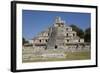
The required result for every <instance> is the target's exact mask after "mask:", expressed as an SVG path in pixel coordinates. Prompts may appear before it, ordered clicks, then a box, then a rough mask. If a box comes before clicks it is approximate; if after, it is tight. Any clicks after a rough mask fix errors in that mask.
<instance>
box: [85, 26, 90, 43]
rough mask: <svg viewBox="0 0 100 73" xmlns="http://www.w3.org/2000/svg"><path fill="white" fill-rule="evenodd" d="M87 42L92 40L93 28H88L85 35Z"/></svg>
mask: <svg viewBox="0 0 100 73" xmlns="http://www.w3.org/2000/svg"><path fill="white" fill-rule="evenodd" d="M84 40H85V42H91V29H90V28H87V29H86V30H85V35H84Z"/></svg>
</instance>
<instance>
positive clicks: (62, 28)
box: [32, 16, 84, 50]
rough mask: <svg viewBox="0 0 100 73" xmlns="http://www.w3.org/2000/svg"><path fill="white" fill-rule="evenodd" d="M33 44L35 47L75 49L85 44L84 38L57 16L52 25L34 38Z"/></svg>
mask: <svg viewBox="0 0 100 73" xmlns="http://www.w3.org/2000/svg"><path fill="white" fill-rule="evenodd" d="M32 44H33V47H35V48H44V49H70V50H75V49H77V48H82V47H83V46H84V39H83V38H80V37H79V36H77V32H75V31H73V29H72V27H70V26H69V25H67V24H66V23H65V21H63V20H61V18H60V17H58V16H57V17H56V19H55V21H54V23H53V25H52V26H50V27H48V28H47V29H45V30H44V31H42V32H40V33H39V34H38V35H37V36H36V37H34V38H33V39H32Z"/></svg>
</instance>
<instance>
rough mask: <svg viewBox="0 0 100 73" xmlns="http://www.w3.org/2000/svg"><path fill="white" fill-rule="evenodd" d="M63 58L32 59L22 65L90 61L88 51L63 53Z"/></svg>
mask: <svg viewBox="0 0 100 73" xmlns="http://www.w3.org/2000/svg"><path fill="white" fill-rule="evenodd" d="M65 55H66V57H65V58H46V59H43V58H42V57H36V58H32V59H31V60H23V63H27V62H45V61H67V60H68V61H69V60H87V59H91V53H90V51H88V52H87V51H84V52H65Z"/></svg>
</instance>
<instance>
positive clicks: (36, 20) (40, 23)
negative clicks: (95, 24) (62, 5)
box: [22, 10, 91, 40]
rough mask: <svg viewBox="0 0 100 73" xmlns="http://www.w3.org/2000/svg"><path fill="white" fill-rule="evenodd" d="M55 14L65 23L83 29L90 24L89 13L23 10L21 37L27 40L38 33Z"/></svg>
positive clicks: (53, 20) (51, 20)
mask: <svg viewBox="0 0 100 73" xmlns="http://www.w3.org/2000/svg"><path fill="white" fill-rule="evenodd" d="M57 16H59V17H61V19H62V20H64V21H65V23H66V25H71V24H75V25H76V26H78V27H79V28H81V29H83V30H85V29H86V28H88V27H90V24H91V14H90V13H82V12H81V13H79V12H78V13H76V12H54V11H35V10H23V11H22V37H24V38H25V39H27V40H29V39H32V38H34V37H35V36H36V35H37V34H38V33H40V32H41V31H44V30H45V29H46V28H48V27H49V26H52V25H53V23H54V22H55V18H56V17H57Z"/></svg>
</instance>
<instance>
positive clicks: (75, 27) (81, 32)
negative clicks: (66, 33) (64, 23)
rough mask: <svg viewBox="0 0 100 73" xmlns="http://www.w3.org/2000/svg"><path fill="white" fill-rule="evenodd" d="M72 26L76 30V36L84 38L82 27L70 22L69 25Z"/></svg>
mask: <svg viewBox="0 0 100 73" xmlns="http://www.w3.org/2000/svg"><path fill="white" fill-rule="evenodd" d="M70 26H71V27H72V29H73V30H74V31H76V32H77V36H79V37H80V38H84V31H83V30H82V29H80V28H79V27H77V26H76V25H74V24H72V25H70Z"/></svg>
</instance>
